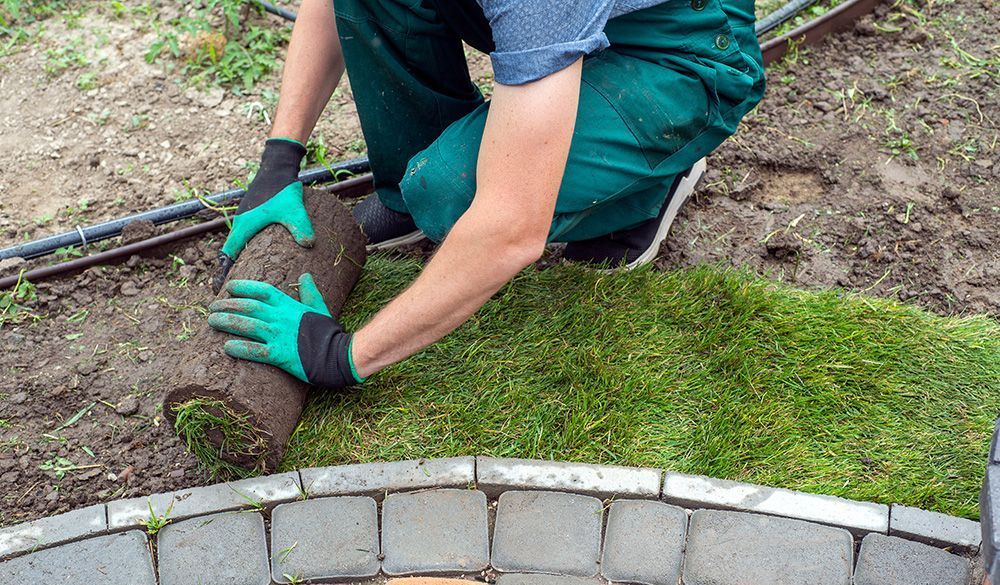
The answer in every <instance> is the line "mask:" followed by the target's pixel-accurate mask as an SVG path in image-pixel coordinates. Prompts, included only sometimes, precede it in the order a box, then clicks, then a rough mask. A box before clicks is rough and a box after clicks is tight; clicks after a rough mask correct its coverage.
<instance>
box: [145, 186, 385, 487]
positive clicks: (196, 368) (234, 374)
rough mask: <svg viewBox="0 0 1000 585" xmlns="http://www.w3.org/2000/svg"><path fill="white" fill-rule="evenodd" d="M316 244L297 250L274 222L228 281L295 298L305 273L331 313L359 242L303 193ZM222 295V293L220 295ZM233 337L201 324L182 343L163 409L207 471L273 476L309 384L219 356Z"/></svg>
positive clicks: (354, 275)
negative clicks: (265, 286)
mask: <svg viewBox="0 0 1000 585" xmlns="http://www.w3.org/2000/svg"><path fill="white" fill-rule="evenodd" d="M305 205H306V209H307V210H308V211H309V217H310V218H311V220H312V223H313V228H314V230H315V232H316V242H315V245H314V246H313V247H312V248H303V247H301V246H299V245H297V244H296V243H295V242H294V241H293V240H292V238H291V236H290V235H289V234H288V232H287V231H286V230H285V228H283V227H281V226H279V225H271V226H269V227H267V228H265V229H264V230H263V231H262V232H261V233H259V234H258V235H257V236H256V237H255V238H253V240H251V241H250V243H249V244H248V245H247V248H246V249H245V250H244V251H243V253H242V254H240V257H239V261H238V262H236V265H235V266H233V268H232V270H231V271H230V273H229V277H228V279H227V280H229V279H251V280H260V281H263V282H267V283H270V284H273V285H275V286H277V287H278V288H280V289H281V290H283V291H285V292H287V293H289V294H291V295H292V296H294V297H295V298H298V290H297V287H295V286H294V285H296V284H297V282H298V278H299V276H300V275H301V274H303V273H305V272H309V273H311V274H312V275H313V278H314V279H315V281H316V286H317V287H318V288H319V290H320V292H321V293H322V294H323V298H324V299H325V300H326V303H327V306H328V307H329V308H330V312H331V313H332V314H333V315H334V316H337V315H339V314H340V310H341V308H342V307H343V305H344V302H345V301H346V300H347V297H348V295H349V294H350V293H351V290H352V289H353V288H354V284H355V283H356V282H357V280H358V277H359V276H360V275H361V268H362V266H363V265H364V262H365V256H366V255H365V239H364V236H363V235H362V234H361V230H360V229H359V228H358V226H357V224H356V223H355V222H354V219H353V218H352V217H351V213H350V211H348V209H347V208H346V207H344V205H343V204H342V203H340V201H338V200H337V198H336V196H335V195H333V194H329V193H324V192H322V191H317V190H313V189H306V190H305ZM223 296H226V293H225V291H224V290H223V292H221V293H220V294H219V297H220V298H221V297H223ZM231 338H232V336H231V335H229V334H226V333H221V332H219V331H215V330H214V329H212V328H210V327H209V326H208V324H207V322H204V323H203V324H202V327H201V329H200V330H199V331H198V334H197V335H195V336H193V337H192V338H191V339H190V340H188V341H187V342H186V343H187V347H186V349H185V355H186V356H188V361H186V362H185V363H182V364H180V367H179V368H178V371H177V372H175V373H173V374H172V375H173V376H175V378H174V380H175V381H174V382H173V383H172V384H171V386H172V388H171V389H170V390H169V391H168V392H167V395H166V398H165V400H164V405H163V411H164V413H165V414H166V416H167V418H168V420H169V421H170V423H171V424H172V425H174V428H175V429H176V431H177V433H178V435H179V436H180V437H181V438H182V439H183V440H184V441H185V443H186V444H187V446H188V448H189V449H190V450H191V451H192V452H194V453H195V455H197V456H198V458H199V459H201V461H202V462H203V463H204V464H205V465H206V466H207V467H208V468H209V469H210V470H212V471H214V472H216V473H218V472H222V473H223V474H225V475H235V476H245V475H251V474H256V473H269V472H272V471H274V469H275V468H276V467H277V465H278V462H279V461H280V460H281V457H282V456H283V455H284V452H285V447H286V445H287V444H288V439H289V437H291V435H292V432H293V431H294V430H295V427H296V425H297V424H298V421H299V417H300V415H301V414H302V408H303V406H304V405H305V401H306V396H307V395H308V393H309V385H308V384H305V383H303V382H301V381H299V380H298V379H296V378H294V377H293V376H291V375H289V374H287V373H285V372H284V371H282V370H280V369H278V368H276V367H273V366H269V365H265V364H259V363H256V362H251V361H246V360H238V359H235V358H231V357H229V356H228V355H226V354H225V353H224V352H223V350H222V347H223V343H224V342H225V341H226V340H227V339H231Z"/></svg>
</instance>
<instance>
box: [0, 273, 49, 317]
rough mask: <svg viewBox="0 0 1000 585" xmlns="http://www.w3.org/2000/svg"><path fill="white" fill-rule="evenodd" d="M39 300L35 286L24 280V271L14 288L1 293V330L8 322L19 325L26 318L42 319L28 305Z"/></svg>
mask: <svg viewBox="0 0 1000 585" xmlns="http://www.w3.org/2000/svg"><path fill="white" fill-rule="evenodd" d="M37 298H38V292H37V290H36V289H35V285H34V284H32V283H30V282H28V281H27V280H25V278H24V271H23V270H22V271H21V273H20V274H19V275H18V277H17V283H16V284H14V288H12V289H10V290H5V291H3V292H0V328H2V327H3V326H4V324H5V323H7V322H8V321H10V322H13V323H18V322H20V321H21V320H22V319H24V318H26V317H30V318H34V319H35V320H38V319H40V318H41V317H39V316H37V315H35V314H34V313H33V312H31V310H29V309H28V307H27V305H28V304H30V303H32V302H34V301H35V300H36V299H37Z"/></svg>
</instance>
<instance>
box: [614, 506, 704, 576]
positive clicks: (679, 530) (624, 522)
mask: <svg viewBox="0 0 1000 585" xmlns="http://www.w3.org/2000/svg"><path fill="white" fill-rule="evenodd" d="M687 521H688V517H687V512H685V511H684V510H682V509H681V508H677V507H675V506H670V505H668V504H664V503H662V502H647V501H642V500H631V501H630V500H622V501H618V502H615V503H613V504H611V508H610V509H609V510H608V526H607V528H606V530H605V535H604V556H603V557H602V561H601V574H602V575H603V576H604V577H605V578H606V579H608V580H609V581H619V582H624V583H645V584H646V585H676V584H677V582H678V579H680V576H681V561H682V560H683V557H684V539H685V536H686V535H687Z"/></svg>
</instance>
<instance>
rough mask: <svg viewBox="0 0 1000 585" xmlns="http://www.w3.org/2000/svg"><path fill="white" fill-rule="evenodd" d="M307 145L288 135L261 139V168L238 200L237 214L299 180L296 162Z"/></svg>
mask: <svg viewBox="0 0 1000 585" xmlns="http://www.w3.org/2000/svg"><path fill="white" fill-rule="evenodd" d="M305 155H306V148H305V147H304V146H302V144H301V143H300V142H298V141H297V140H292V139H291V138H270V139H268V140H267V142H265V143H264V154H262V155H261V157H260V168H259V169H257V175H256V176H255V177H254V179H253V182H252V183H250V186H249V187H247V193H246V195H244V196H243V199H242V201H240V206H239V208H238V209H237V210H236V214H237V215H239V214H241V213H246V212H248V211H250V210H251V209H254V208H256V207H258V206H260V205H261V204H263V203H264V202H265V201H267V200H268V199H270V198H271V197H273V196H274V195H275V194H276V193H278V192H279V191H281V190H282V189H284V188H285V187H287V186H289V185H291V184H292V183H294V182H295V181H298V180H299V166H300V165H301V164H302V158H303V157H304V156H305Z"/></svg>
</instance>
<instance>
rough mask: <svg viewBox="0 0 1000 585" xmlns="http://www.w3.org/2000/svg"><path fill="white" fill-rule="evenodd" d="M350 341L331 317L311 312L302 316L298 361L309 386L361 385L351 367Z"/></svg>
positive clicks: (337, 386)
mask: <svg viewBox="0 0 1000 585" xmlns="http://www.w3.org/2000/svg"><path fill="white" fill-rule="evenodd" d="M351 338H352V335H351V334H350V333H346V332H344V330H343V329H341V327H340V325H339V324H338V323H337V321H336V320H334V319H333V318H332V317H328V316H326V315H321V314H320V313H315V312H308V313H306V314H304V315H302V321H300V322H299V335H298V349H299V360H300V361H301V362H302V370H303V372H304V373H305V375H306V379H308V381H309V383H310V384H315V385H317V386H323V387H326V388H345V387H347V386H354V385H355V384H359V383H361V382H362V381H363V380H362V379H361V378H360V377H359V376H356V374H355V372H354V367H353V364H352V363H351V357H350V351H351Z"/></svg>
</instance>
